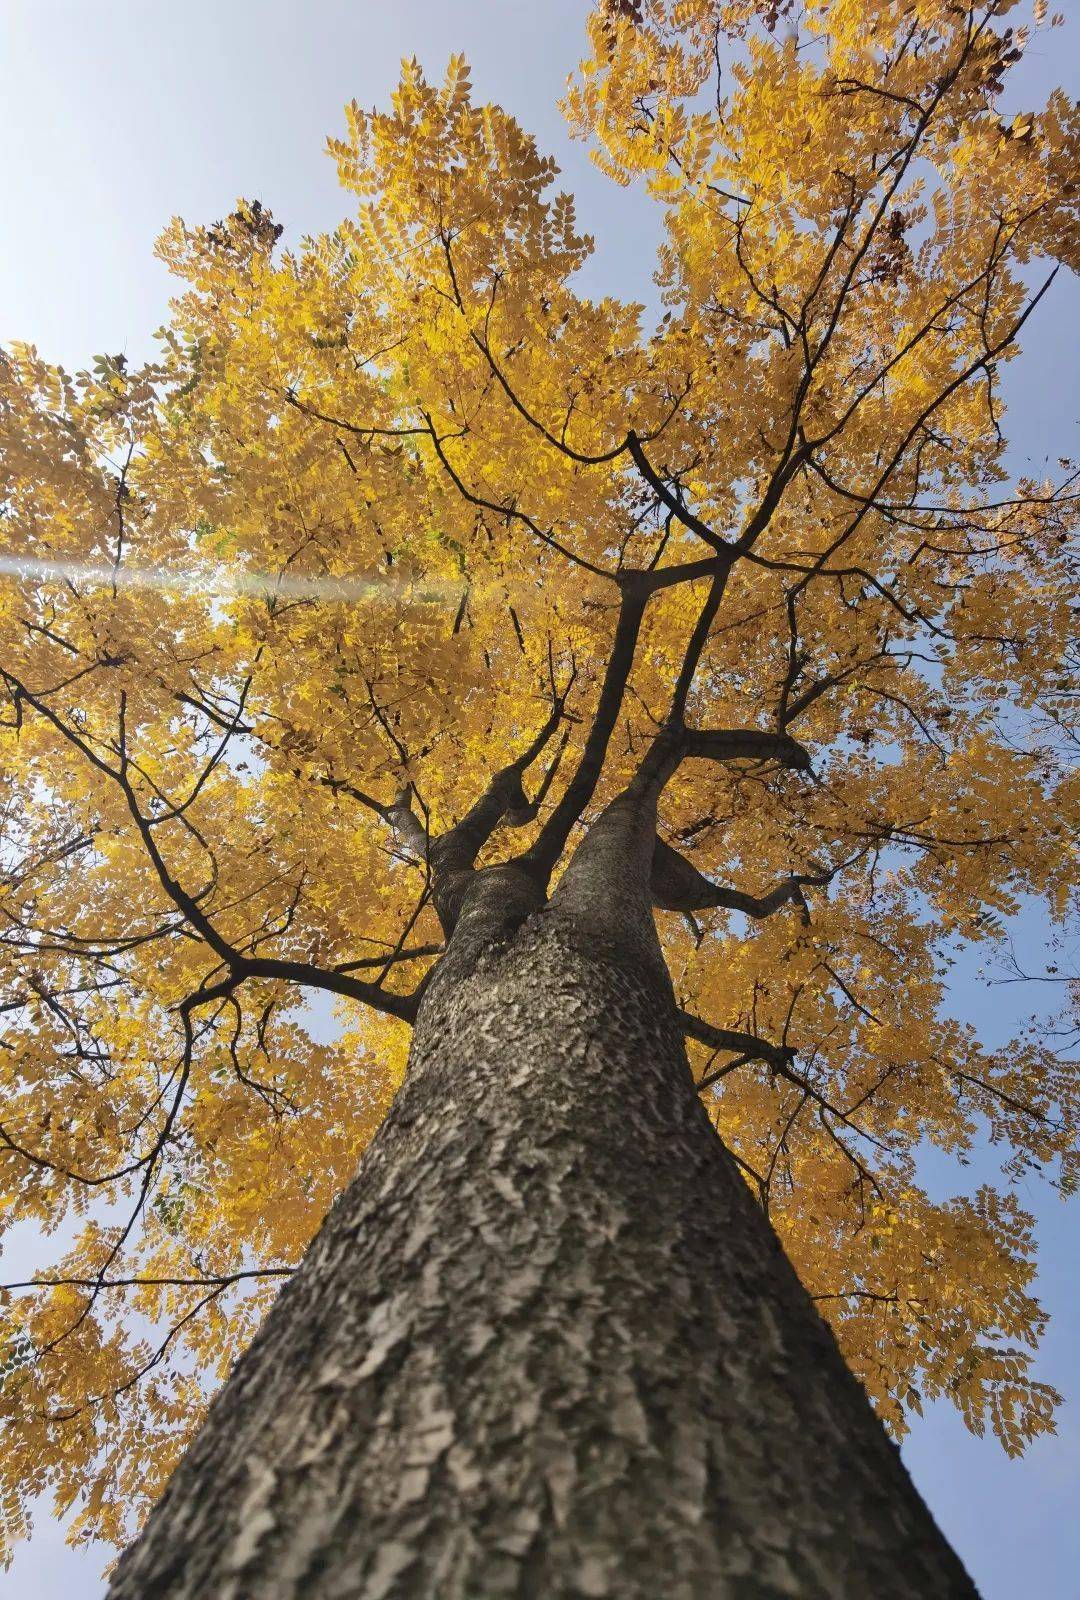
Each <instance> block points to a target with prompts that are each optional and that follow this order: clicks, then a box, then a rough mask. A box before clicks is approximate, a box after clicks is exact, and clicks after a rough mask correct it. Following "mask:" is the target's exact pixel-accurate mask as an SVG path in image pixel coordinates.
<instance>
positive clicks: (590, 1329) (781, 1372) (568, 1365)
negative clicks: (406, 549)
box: [110, 806, 975, 1600]
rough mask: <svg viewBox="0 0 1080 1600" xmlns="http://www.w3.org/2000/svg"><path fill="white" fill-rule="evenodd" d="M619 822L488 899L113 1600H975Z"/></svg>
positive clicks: (126, 1565) (485, 895)
mask: <svg viewBox="0 0 1080 1600" xmlns="http://www.w3.org/2000/svg"><path fill="white" fill-rule="evenodd" d="M613 817H614V821H613V820H612V818H613ZM626 821H627V819H626V817H625V816H624V817H623V818H622V823H621V824H620V816H619V813H618V808H617V806H616V807H614V808H612V809H611V811H609V813H608V814H607V816H606V817H605V818H601V820H600V822H599V823H597V824H596V825H594V829H593V830H592V833H591V834H590V839H591V841H592V845H591V849H590V852H589V853H588V855H586V856H584V857H583V855H582V852H581V851H579V852H578V857H577V858H575V861H574V862H572V863H571V866H570V868H569V869H568V871H567V873H566V874H565V876H564V879H563V883H562V885H561V886H560V888H559V890H558V891H557V892H556V894H555V895H554V897H553V898H552V900H551V901H550V903H544V902H543V897H542V895H541V894H540V893H539V892H538V891H536V890H535V889H531V888H530V887H529V884H528V881H527V880H526V879H525V878H524V877H523V876H521V875H520V874H515V872H514V870H513V869H512V868H502V869H494V870H491V871H488V872H484V873H479V874H477V879H476V886H475V893H472V894H470V895H468V896H466V898H465V902H464V909H463V911H462V913H461V916H460V918H459V920H458V923H457V925H456V927H455V931H454V936H453V938H452V940H451V942H450V947H449V949H448V952H447V954H446V955H445V956H444V958H443V960H442V963H441V964H440V966H439V968H438V969H437V971H436V974H435V976H434V978H433V979H432V982H431V983H430V985H429V986H428V990H427V993H426V994H425V997H424V1000H423V1003H422V1005H421V1008H420V1014H419V1018H418V1021H417V1026H416V1032H415V1037H414V1042H413V1048H412V1053H411V1057H410V1064H409V1069H408V1073H407V1076H406V1080H405V1083H404V1085H403V1087H402V1090H401V1092H400V1095H399V1096H398V1099H397V1101H396V1103H395V1105H394V1106H393V1109H392V1110H391V1112H390V1114H389V1116H388V1118H387V1120H386V1122H385V1124H384V1125H383V1127H382V1128H381V1130H380V1131H379V1134H378V1136H377V1137H376V1139H375V1140H374V1142H373V1144H372V1146H371V1148H370V1150H369V1151H368V1153H367V1155H366V1156H365V1158H364V1160H363V1163H362V1166H361V1170H360V1172H359V1175H358V1176H357V1178H356V1179H355V1181H354V1182H353V1183H352V1184H351V1185H350V1187H349V1188H348V1189H347V1191H346V1192H345V1193H344V1194H343V1195H342V1196H341V1198H340V1199H339V1200H338V1202H337V1204H336V1205H335V1206H334V1208H333V1210H332V1211H331V1213H330V1215H329V1216H328V1218H327V1220H326V1222H325V1224H324V1226H323V1228H322V1231H321V1232H320V1234H319V1236H318V1237H317V1239H316V1240H315V1242H314V1244H313V1245H312V1247H311V1249H310V1251H309V1252H308V1255H307V1258H306V1259H305V1261H304V1263H303V1265H302V1266H301V1268H300V1269H299V1271H298V1272H297V1274H296V1276H295V1278H294V1279H293V1280H292V1281H291V1282H290V1283H289V1284H288V1285H287V1286H286V1287H285V1289H284V1290H283V1291H282V1293H281V1295H280V1297H279V1299H278V1300H277V1302H276V1303H275V1305H274V1307H273V1309H272V1310H271V1312H270V1314H269V1316H268V1317H267V1319H266V1322H265V1324H264V1326H263V1328H262V1329H261V1331H260V1333H259V1334H258V1336H257V1338H256V1339H255V1341H254V1343H253V1345H252V1347H251V1349H250V1351H249V1352H248V1353H247V1355H245V1356H244V1357H243V1358H242V1360H241V1361H240V1362H239V1363H238V1365H237V1367H236V1369H235V1371H234V1373H233V1375H232V1377H231V1378H230V1380H229V1382H228V1383H227V1384H226V1386H225V1388H224V1390H223V1391H222V1393H221V1394H220V1395H219V1397H218V1398H217V1400H216V1401H215V1402H214V1404H213V1406H212V1408H211V1411H210V1415H209V1418H208V1420H207V1422H206V1424H205V1426H204V1428H203V1429H202V1432H201V1433H200V1435H199V1436H198V1438H197V1439H196V1441H195V1443H194V1445H193V1446H192V1448H191V1450H190V1451H189V1453H188V1455H187V1456H186V1458H185V1459H184V1461H183V1462H182V1463H181V1465H180V1467H179V1468H178V1470H177V1471H176V1473H175V1475H174V1477H173V1479H172V1481H171V1482H170V1484H169V1486H168V1488H167V1490H166V1492H165V1494H164V1496H163V1498H162V1500H161V1502H160V1504H159V1505H158V1507H157V1508H156V1509H155V1511H154V1512H153V1514H152V1516H151V1518H150V1520H149V1523H148V1525H147V1528H146V1530H145V1532H144V1533H143V1535H142V1536H141V1538H140V1539H139V1540H138V1541H137V1542H136V1543H135V1544H134V1545H133V1547H132V1548H131V1549H130V1550H129V1551H128V1552H127V1553H126V1555H125V1556H124V1557H123V1559H122V1560H121V1562H120V1565H119V1567H118V1569H117V1573H116V1576H115V1579H114V1582H113V1585H112V1588H111V1589H110V1595H111V1597H112V1600H136V1597H138V1600H151V1597H154V1600H164V1597H168V1600H188V1597H190V1600H196V1597H198V1600H208V1597H210V1596H213V1597H215V1600H247V1597H252V1600H254V1597H258V1600H293V1597H296V1600H299V1597H301V1596H303V1597H304V1600H497V1597H500V1596H507V1597H510V1596H513V1597H519V1600H562V1597H579V1596H580V1597H586V1596H590V1597H604V1596H606V1597H611V1600H661V1597H665V1600H703V1597H709V1600H712V1597H724V1596H737V1597H739V1600H751V1597H752V1600H766V1597H779V1596H801V1597H807V1596H809V1597H819V1596H820V1597H835V1600H841V1597H842V1600H855V1597H860V1596H864V1595H871V1594H872V1595H874V1596H875V1600H894V1597H895V1600H936V1597H945V1596H950V1597H951V1596H972V1595H974V1594H975V1590H974V1588H973V1586H972V1584H971V1582H970V1580H969V1579H968V1578H967V1576H966V1574H965V1573H964V1571H963V1568H962V1567H961V1565H960V1563H959V1561H958V1560H957V1558H956V1557H955V1555H954V1554H953V1553H952V1551H951V1550H950V1549H949V1547H948V1545H947V1544H946V1543H945V1541H944V1539H943V1538H942V1536H941V1534H940V1533H939V1531H938V1529H937V1528H936V1526H935V1524H934V1522H933V1520H932V1518H931V1517H930V1514H929V1512H928V1511H927V1510H926V1507H925V1506H924V1505H923V1503H922V1501H921V1500H920V1498H919V1496H918V1494H917V1493H916V1491H915V1489H914V1486H913V1485H912V1483H911V1481H910V1479H909V1477H908V1475H907V1472H906V1471H905V1469H904V1467H903V1466H902V1465H901V1462H900V1457H899V1453H898V1451H897V1450H896V1448H895V1447H894V1446H893V1445H892V1444H891V1443H890V1442H889V1441H888V1439H887V1438H886V1436H885V1434H884V1432H883V1431H882V1429H881V1427H880V1425H879V1423H878V1422H877V1420H876V1419H875V1417H874V1416H873V1414H872V1412H871V1410H870V1407H869V1404H868V1402H867V1400H866V1397H865V1395H864V1394H863V1392H862V1390H861V1389H860V1387H859V1385H858V1384H857V1383H856V1381H855V1379H854V1378H853V1377H852V1376H851V1374H850V1372H849V1371H848V1370H847V1368H846V1366H845V1364H844V1362H843V1360H842V1358H841V1356H840V1354H839V1352H838V1350H837V1348H836V1345H835V1343H834V1341H833V1338H832V1335H831V1334H830V1332H829V1331H828V1329H827V1328H826V1326H825V1324H824V1323H823V1322H822V1321H821V1319H820V1317H819V1316H818V1314H817V1312H816V1311H815V1309H814V1308H813V1306H812V1304H811V1303H810V1301H809V1299H808V1297H807V1295H806V1294H805V1292H804V1290H803V1289H802V1287H801V1285H800V1284H799V1282H798V1281H797V1279H796V1277H795V1274H794V1272H793V1270H792V1269H791V1267H790V1266H789V1264H788V1262H787V1260H786V1259H785V1257H784V1255H783V1253H782V1251H781V1249H780V1246H779V1244H778V1242H777V1240H776V1237H775V1235H774V1234H773V1232H772V1230H771V1229H770V1227H769V1225H768V1222H767V1221H766V1219H765V1217H764V1215H763V1214H762V1212H761V1210H760V1208H759V1207H758V1205H757V1204H756V1202H755V1201H754V1199H753V1198H752V1196H751V1194H750V1192H749V1190H748V1188H747V1186H746V1184H745V1182H744V1181H743V1179H742V1178H741V1177H740V1175H739V1173H738V1171H737V1169H736V1167H735V1165H734V1163H733V1161H732V1160H731V1158H730V1157H729V1155H728V1154H727V1152H726V1151H725V1150H724V1148H723V1146H722V1145H721V1143H720V1141H719V1139H718V1138H717V1136H716V1134H715V1132H714V1130H713V1128H712V1126H711V1124H710V1122H709V1120H708V1117H707V1116H706V1114H705V1111H704V1110H703V1108H702V1106H701V1104H700V1102H699V1100H698V1097H697V1094H696V1092H695V1089H694V1085H693V1082H692V1078H691V1075H690V1071H689V1068H688V1065H687V1061H686V1056H685V1052H684V1047H683V1041H682V1034H681V1030H680V1028H679V1025H678V1021H677V1017H676V1009H675V1003H674V999H673V996H672V992H671V986H670V983H669V981H668V978H667V974H666V971H665V969H664V966H663V962H662V959H661V958H660V952H659V946H658V944H657V942H656V937H655V932H654V930H653V927H652V921H651V914H650V912H649V909H648V904H647V897H646V896H645V895H644V894H643V892H642V873H641V871H639V870H637V869H636V868H635V867H634V860H635V859H637V857H635V850H637V848H638V844H640V850H638V856H640V857H641V860H642V861H644V864H645V872H644V876H645V882H646V886H647V867H648V858H649V855H651V849H652V826H653V825H652V822H651V821H650V820H649V819H648V817H646V818H645V820H644V823H642V824H641V827H638V826H637V824H636V823H633V819H631V823H632V827H633V828H634V829H636V831H635V834H634V841H631V844H632V845H633V848H630V849H629V850H628V849H627V838H626V837H625V827H623V834H622V835H620V832H619V828H620V826H622V825H624V824H625V823H626ZM605 828H606V829H607V831H606V832H605ZM642 829H644V830H645V831H646V832H647V833H648V845H647V846H646V845H645V844H643V843H641V842H640V840H639V839H638V834H641V836H642V838H643V837H644V833H643V832H642ZM635 841H636V843H635ZM643 852H644V854H643ZM627 863H629V865H627ZM620 864H622V865H620ZM639 866H640V862H639Z"/></svg>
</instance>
